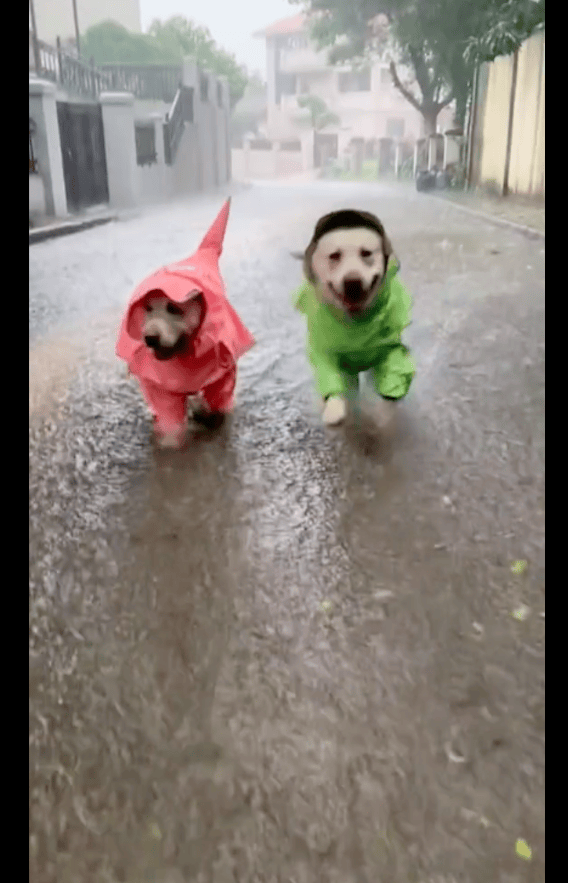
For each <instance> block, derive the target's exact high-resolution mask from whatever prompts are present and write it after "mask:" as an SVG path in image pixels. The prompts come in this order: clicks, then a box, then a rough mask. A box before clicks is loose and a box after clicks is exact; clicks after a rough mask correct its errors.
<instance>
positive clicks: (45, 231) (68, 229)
mask: <svg viewBox="0 0 568 883" xmlns="http://www.w3.org/2000/svg"><path fill="white" fill-rule="evenodd" d="M117 218H118V215H115V214H111V215H104V216H103V217H98V218H81V220H80V221H65V222H63V223H62V224H49V226H46V227H37V229H32V230H30V245H34V244H35V243H36V242H43V241H44V240H46V239H53V238H55V237H56V236H68V235H69V234H70V233H78V232H80V231H81V230H88V229H89V227H98V226H99V225H100V224H108V223H109V222H110V221H116V220H117Z"/></svg>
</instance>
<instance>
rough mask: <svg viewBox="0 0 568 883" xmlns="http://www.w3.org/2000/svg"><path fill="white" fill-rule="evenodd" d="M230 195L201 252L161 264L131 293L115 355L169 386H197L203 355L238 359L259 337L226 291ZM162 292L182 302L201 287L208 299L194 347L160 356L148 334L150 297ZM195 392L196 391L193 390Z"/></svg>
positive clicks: (135, 370)
mask: <svg viewBox="0 0 568 883" xmlns="http://www.w3.org/2000/svg"><path fill="white" fill-rule="evenodd" d="M229 210H230V199H228V200H227V201H226V202H225V204H224V205H223V207H222V209H221V211H220V212H219V214H218V216H217V218H216V219H215V221H214V222H213V224H212V225H211V227H210V228H209V230H208V231H207V233H206V234H205V236H204V237H203V239H202V241H201V243H200V245H199V247H198V248H197V251H196V252H195V253H194V254H192V255H191V256H190V257H188V258H186V259H185V260H181V261H178V262H177V263H173V264H169V265H167V266H163V267H160V269H159V270H156V271H155V272H154V273H152V274H151V275H150V276H147V277H146V279H144V281H143V282H141V283H140V284H139V285H138V287H137V288H136V289H135V291H134V293H133V294H132V296H131V298H130V301H129V303H128V307H127V310H126V313H125V316H124V318H123V321H122V324H121V327H120V332H119V336H118V342H117V345H116V354H117V356H118V357H119V358H121V359H124V361H125V362H127V364H128V366H129V368H130V370H131V372H132V373H133V374H135V375H137V376H138V377H144V378H146V379H148V380H152V381H153V382H154V383H157V384H160V385H162V386H164V387H167V388H175V389H180V391H181V388H182V387H184V385H185V386H187V387H188V389H189V388H190V387H191V386H192V382H191V378H190V377H187V383H184V381H183V379H182V378H183V376H184V374H185V375H188V374H190V373H191V370H192V361H193V360H195V359H196V358H197V359H201V360H202V359H203V357H204V356H205V354H206V353H207V352H209V351H211V353H212V355H214V354H215V353H216V354H217V356H218V357H220V358H222V361H223V363H226V362H227V360H231V359H232V360H234V361H236V360H237V359H239V358H240V357H241V356H242V355H243V354H244V353H245V352H247V350H249V349H250V348H251V347H252V346H253V345H254V338H253V336H252V334H251V333H250V332H249V331H248V329H247V328H246V327H245V326H244V325H243V323H242V322H241V320H240V318H239V316H238V315H237V313H236V312H235V310H234V309H233V307H232V306H231V304H230V303H229V301H228V300H227V298H226V295H225V286H224V284H223V280H222V277H221V273H220V270H219V258H220V256H221V253H222V250H223V240H224V236H225V230H226V227H227V221H228V218H229ZM156 291H158V292H161V293H163V294H165V295H166V297H167V298H169V300H171V301H173V302H174V303H175V304H178V305H181V306H183V305H184V304H185V303H187V301H188V300H189V299H190V298H191V297H192V296H193V295H194V293H195V292H196V291H199V292H200V293H201V295H202V297H203V301H204V306H205V310H204V315H203V319H202V322H201V325H200V327H199V329H198V331H197V332H196V334H195V335H194V336H193V338H192V341H191V346H190V347H189V349H188V351H187V352H186V353H184V354H183V355H179V356H175V357H174V358H172V359H168V360H165V361H158V360H157V359H156V358H155V356H154V354H153V352H152V350H151V349H149V348H148V347H147V346H146V344H145V342H144V339H143V334H142V328H143V323H144V315H145V306H144V305H145V301H146V299H147V297H148V296H149V295H150V293H151V292H156ZM190 391H193V390H190Z"/></svg>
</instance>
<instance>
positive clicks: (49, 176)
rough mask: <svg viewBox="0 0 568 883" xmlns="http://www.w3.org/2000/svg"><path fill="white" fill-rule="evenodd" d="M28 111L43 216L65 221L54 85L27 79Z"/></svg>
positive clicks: (61, 154) (59, 139) (65, 198)
mask: <svg viewBox="0 0 568 883" xmlns="http://www.w3.org/2000/svg"><path fill="white" fill-rule="evenodd" d="M29 110H30V118H31V119H33V121H34V123H35V126H36V131H35V134H34V136H33V144H34V151H35V153H34V155H35V158H36V159H37V161H38V168H39V173H40V175H41V178H42V181H43V188H44V195H45V213H46V214H47V215H49V216H51V217H55V218H65V217H66V216H67V214H68V211H67V196H66V194H65V178H64V176H63V153H62V146H63V147H64V145H62V144H61V138H60V135H59V123H58V120H57V106H56V101H55V84H54V83H50V82H48V81H47V80H36V79H30V81H29Z"/></svg>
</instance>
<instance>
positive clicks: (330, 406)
mask: <svg viewBox="0 0 568 883" xmlns="http://www.w3.org/2000/svg"><path fill="white" fill-rule="evenodd" d="M346 417H347V402H346V401H345V399H344V398H342V397H341V396H330V397H329V398H328V400H327V402H326V403H325V408H324V409H323V422H324V423H325V424H326V425H327V426H336V425H337V424H338V423H341V422H342V421H343V420H345V418H346Z"/></svg>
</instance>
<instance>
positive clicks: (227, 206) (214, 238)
mask: <svg viewBox="0 0 568 883" xmlns="http://www.w3.org/2000/svg"><path fill="white" fill-rule="evenodd" d="M230 210H231V197H230V196H229V197H228V199H226V200H225V202H224V203H223V205H222V206H221V209H220V211H219V214H218V215H217V217H216V218H215V220H214V221H213V223H212V224H211V226H210V227H209V230H208V231H207V233H206V234H205V236H204V237H203V239H202V240H201V242H200V244H199V248H198V249H197V251H202V250H204V249H207V248H211V249H214V251H215V252H216V254H217V257H219V256H220V255H221V253H222V251H223V241H224V239H225V231H226V230H227V222H228V220H229V212H230Z"/></svg>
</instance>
